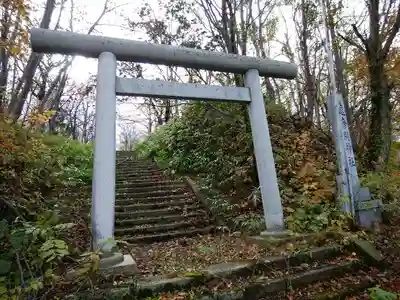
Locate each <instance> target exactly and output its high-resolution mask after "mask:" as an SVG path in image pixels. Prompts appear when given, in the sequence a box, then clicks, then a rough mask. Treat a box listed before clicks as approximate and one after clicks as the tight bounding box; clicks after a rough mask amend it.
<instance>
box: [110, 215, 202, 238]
mask: <svg viewBox="0 0 400 300" xmlns="http://www.w3.org/2000/svg"><path fill="white" fill-rule="evenodd" d="M206 225H209V221H208V220H201V219H200V220H199V219H193V220H190V219H188V220H186V221H181V222H175V223H169V224H151V225H148V224H145V225H136V226H131V227H118V228H116V229H115V235H117V236H126V235H129V236H132V235H137V234H145V233H146V234H149V233H151V234H155V233H165V232H168V231H171V230H181V229H185V228H188V227H193V226H195V227H204V226H206Z"/></svg>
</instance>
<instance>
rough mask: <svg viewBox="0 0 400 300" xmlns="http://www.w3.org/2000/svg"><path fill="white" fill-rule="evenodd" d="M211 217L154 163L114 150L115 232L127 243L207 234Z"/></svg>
mask: <svg viewBox="0 0 400 300" xmlns="http://www.w3.org/2000/svg"><path fill="white" fill-rule="evenodd" d="M213 229H214V226H213V224H212V222H211V217H210V215H209V213H208V211H207V210H206V209H204V207H202V205H201V203H200V202H199V201H198V200H197V199H196V197H195V195H194V194H193V192H192V191H191V189H190V187H189V186H188V185H187V184H186V183H185V182H184V181H182V180H176V179H172V178H168V176H166V175H165V174H164V172H163V171H162V170H161V169H160V168H158V167H157V166H156V165H155V164H154V163H152V162H148V161H141V160H138V159H136V158H135V157H134V156H133V153H132V152H125V151H117V167H116V203H115V235H116V238H117V239H119V240H123V241H125V242H128V243H130V244H143V243H145V244H146V243H152V242H158V241H164V240H171V239H175V238H179V237H186V236H188V237H190V236H193V235H197V234H207V233H209V232H210V231H212V230H213Z"/></svg>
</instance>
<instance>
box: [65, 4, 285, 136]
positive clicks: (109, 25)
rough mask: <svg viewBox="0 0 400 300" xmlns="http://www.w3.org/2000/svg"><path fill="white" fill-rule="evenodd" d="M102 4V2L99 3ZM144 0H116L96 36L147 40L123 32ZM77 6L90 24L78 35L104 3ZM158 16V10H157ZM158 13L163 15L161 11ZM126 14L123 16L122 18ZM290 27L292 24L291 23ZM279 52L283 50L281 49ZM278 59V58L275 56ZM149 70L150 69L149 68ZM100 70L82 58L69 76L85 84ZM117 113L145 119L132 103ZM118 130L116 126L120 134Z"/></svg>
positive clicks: (74, 65) (276, 52)
mask: <svg viewBox="0 0 400 300" xmlns="http://www.w3.org/2000/svg"><path fill="white" fill-rule="evenodd" d="M98 1H99V0H98ZM144 2H145V0H114V3H115V4H116V5H117V6H119V8H118V9H117V10H115V11H114V12H111V13H108V14H107V15H106V16H105V17H104V18H103V19H102V21H101V26H98V27H97V30H98V31H99V32H98V33H96V34H99V35H104V36H112V37H116V38H128V39H135V40H145V39H146V36H145V35H144V34H141V33H140V32H132V31H130V30H128V29H124V27H126V19H125V18H126V17H123V16H129V17H130V18H132V17H134V16H136V15H137V11H138V9H139V8H140V7H141V6H142V5H143V3H144ZM147 2H149V3H150V4H152V6H153V7H157V6H158V4H157V0H149V1H147ZM76 3H79V8H80V10H83V11H85V13H86V17H85V19H86V20H85V22H84V23H87V25H84V23H82V22H81V21H78V22H76V23H77V25H76V26H75V28H74V30H75V31H79V32H84V30H80V28H82V27H84V28H87V27H88V26H90V25H91V23H93V21H94V20H95V19H96V18H97V17H98V15H99V14H100V13H101V11H102V3H104V1H102V2H100V1H99V2H98V5H93V4H94V2H93V0H79V2H78V1H76ZM155 11H156V13H157V11H159V10H157V9H155ZM159 13H161V12H160V11H159ZM283 13H284V14H285V17H286V18H287V19H288V21H289V22H290V21H291V15H290V10H284V11H283ZM121 15H123V16H121ZM289 26H290V24H289ZM279 31H280V32H279V33H278V34H284V32H285V31H286V29H285V27H284V26H281V27H280V30H279ZM279 49H280V47H279ZM279 49H278V48H276V49H271V55H272V56H276V54H278V53H279ZM273 58H276V57H273ZM279 59H284V58H283V57H280V58H279ZM147 69H148V68H147ZM96 70H97V60H96V59H87V58H83V57H77V58H76V59H75V61H74V63H73V66H72V68H71V72H70V76H71V78H73V79H74V80H75V81H77V82H85V81H86V80H87V79H88V77H89V76H90V75H91V74H95V73H96ZM156 73H157V70H156V69H155V72H154V74H156ZM117 110H118V112H119V114H120V115H123V116H124V117H126V118H128V119H140V118H143V116H141V115H140V113H138V112H137V109H136V108H135V106H134V105H133V104H132V102H128V103H124V104H121V103H119V104H118V107H117ZM136 128H137V129H138V130H139V131H144V130H145V128H144V126H141V125H136ZM118 131H119V128H118V126H117V135H118V133H119V132H118Z"/></svg>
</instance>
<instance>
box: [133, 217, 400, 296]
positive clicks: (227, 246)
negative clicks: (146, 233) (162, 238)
mask: <svg viewBox="0 0 400 300" xmlns="http://www.w3.org/2000/svg"><path fill="white" fill-rule="evenodd" d="M370 237H371V239H372V240H373V242H374V244H375V246H376V247H377V248H378V250H380V251H381V252H382V254H383V256H384V257H385V260H386V261H387V262H388V263H389V265H390V267H389V268H388V269H387V270H386V271H382V270H378V269H375V268H371V269H370V270H368V271H362V270H360V271H358V273H356V274H351V275H348V276H344V277H342V278H336V279H332V280H329V281H324V282H320V283H316V284H312V285H308V286H306V287H304V288H301V289H296V290H294V291H292V292H285V293H282V294H279V295H277V296H276V297H277V298H276V299H287V300H293V299H305V298H308V299H312V296H313V295H316V294H320V293H335V292H340V291H342V290H343V287H344V286H345V285H348V284H349V282H353V283H356V282H360V281H361V280H365V279H366V278H370V279H373V280H374V281H375V282H377V283H378V285H379V286H380V287H381V288H383V289H385V290H387V291H390V292H394V293H400V230H399V225H397V224H395V225H382V226H381V228H380V231H379V232H377V233H375V234H374V235H371V236H370ZM334 242H335V241H334V240H332V241H330V240H325V241H324V243H323V244H324V245H327V244H330V243H334ZM319 243H320V242H319V241H318V240H314V242H311V243H310V242H306V241H304V242H301V241H300V242H298V243H296V245H295V246H293V245H292V244H284V245H281V246H280V247H276V248H272V249H265V248H262V247H260V246H258V245H256V244H254V243H251V242H249V240H248V237H246V236H241V237H239V236H236V237H235V236H232V235H229V234H226V233H221V234H215V235H212V234H208V235H202V236H197V237H190V238H180V239H175V240H172V241H166V242H158V243H152V244H149V245H146V246H145V247H143V246H141V247H140V248H139V247H138V248H136V249H135V248H131V251H132V253H133V254H134V255H135V258H136V261H137V264H138V267H139V269H140V270H141V271H142V276H143V277H144V278H152V277H153V276H157V277H158V276H165V277H176V276H182V275H184V274H185V273H186V274H188V273H196V272H197V271H201V270H202V269H204V268H205V267H207V266H209V265H211V264H217V263H223V262H228V261H239V260H246V259H259V258H262V257H265V256H273V255H288V254H290V253H293V252H297V251H302V250H303V251H304V250H307V249H309V248H312V247H315V246H319ZM293 247H295V249H294V248H293ZM340 259H341V260H343V259H344V258H343V257H341V258H340ZM345 259H346V260H356V259H358V258H357V256H356V255H355V254H353V255H351V254H350V255H349V256H348V257H347V258H346V257H345ZM334 263H335V261H332V264H334ZM301 267H304V266H301ZM304 268H307V266H306V267H304ZM279 275H280V274H277V275H276V276H279ZM243 279H245V278H243ZM243 279H242V280H224V281H221V280H219V281H218V282H214V284H213V283H210V284H213V285H210V286H207V289H209V290H212V291H223V290H231V289H234V288H238V287H239V288H240V287H241V286H243V285H245V284H246V282H245V281H243ZM202 288H204V287H202ZM193 292H196V293H197V292H201V290H197V289H195V290H192V291H185V292H179V293H172V294H171V293H166V294H163V295H161V298H160V299H174V300H176V299H188V298H187V295H189V293H193ZM367 292H368V291H363V292H361V293H360V294H359V295H353V296H349V297H347V298H346V299H348V300H356V299H371V298H370V297H369V296H368V293H367Z"/></svg>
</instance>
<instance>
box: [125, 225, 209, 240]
mask: <svg viewBox="0 0 400 300" xmlns="http://www.w3.org/2000/svg"><path fill="white" fill-rule="evenodd" d="M213 229H214V226H207V227H204V228H196V227H193V228H187V229H186V230H177V231H170V232H166V233H159V234H143V235H135V236H124V237H123V238H122V239H123V240H124V241H126V242H128V243H131V244H140V243H148V242H154V241H157V242H158V241H165V240H169V239H174V238H178V237H184V236H194V235H196V234H206V233H209V232H211V231H212V230H213Z"/></svg>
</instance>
